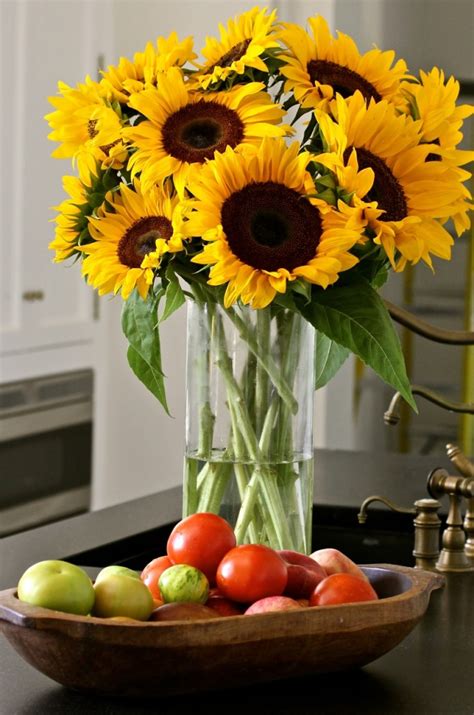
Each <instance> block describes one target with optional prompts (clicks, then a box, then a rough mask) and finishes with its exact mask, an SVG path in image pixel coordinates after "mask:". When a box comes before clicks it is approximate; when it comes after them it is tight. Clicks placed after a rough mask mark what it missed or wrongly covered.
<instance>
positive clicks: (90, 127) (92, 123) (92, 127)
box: [87, 119, 99, 139]
mask: <svg viewBox="0 0 474 715" xmlns="http://www.w3.org/2000/svg"><path fill="white" fill-rule="evenodd" d="M96 126H97V119H89V121H88V122H87V133H88V134H89V139H93V138H94V137H96V136H97V134H98V133H99V132H98V131H97V129H96Z"/></svg>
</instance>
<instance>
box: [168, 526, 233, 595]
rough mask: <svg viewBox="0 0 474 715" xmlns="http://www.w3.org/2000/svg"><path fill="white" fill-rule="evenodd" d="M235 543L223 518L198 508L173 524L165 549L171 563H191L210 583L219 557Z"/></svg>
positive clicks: (220, 558)
mask: <svg viewBox="0 0 474 715" xmlns="http://www.w3.org/2000/svg"><path fill="white" fill-rule="evenodd" d="M235 543H236V542H235V534H234V532H233V530H232V527H231V525H230V524H229V523H228V522H227V521H226V520H225V519H223V518H222V517H220V516H217V514H210V513H207V512H201V513H199V514H192V515H191V516H188V517H186V519H183V520H182V521H180V522H179V524H176V526H175V527H174V529H173V531H172V532H171V534H170V537H169V539H168V544H167V547H166V550H167V552H168V556H169V558H170V559H171V561H172V562H173V563H174V564H187V565H188V566H194V567H195V568H197V569H199V570H200V571H202V572H203V573H204V574H205V575H206V576H207V579H208V581H209V583H211V584H212V583H214V582H215V578H216V571H217V567H218V566H219V563H220V561H221V560H222V558H223V557H224V556H225V554H226V553H227V552H228V551H229V550H230V549H232V548H233V547H234V546H235Z"/></svg>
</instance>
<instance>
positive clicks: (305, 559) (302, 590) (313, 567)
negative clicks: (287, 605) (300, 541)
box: [278, 549, 327, 598]
mask: <svg viewBox="0 0 474 715" xmlns="http://www.w3.org/2000/svg"><path fill="white" fill-rule="evenodd" d="M278 553H279V554H280V556H281V557H282V559H283V560H284V561H286V563H287V564H288V582H287V584H286V588H285V591H284V594H285V595H286V596H291V598H308V597H309V596H310V595H311V594H312V593H313V591H314V589H315V588H316V586H317V585H318V583H320V582H321V581H322V580H323V579H324V578H326V576H327V573H326V571H325V570H324V569H323V568H322V567H321V566H320V565H319V564H318V563H316V561H314V559H312V558H311V557H310V556H306V555H305V554H300V553H298V551H290V550H288V549H285V550H282V551H278Z"/></svg>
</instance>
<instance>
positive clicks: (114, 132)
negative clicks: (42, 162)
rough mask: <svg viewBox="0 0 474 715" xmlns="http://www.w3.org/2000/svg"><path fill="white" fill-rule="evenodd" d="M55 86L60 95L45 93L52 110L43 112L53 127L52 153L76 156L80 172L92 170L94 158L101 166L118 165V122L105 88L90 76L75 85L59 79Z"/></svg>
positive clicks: (121, 153) (124, 153)
mask: <svg viewBox="0 0 474 715" xmlns="http://www.w3.org/2000/svg"><path fill="white" fill-rule="evenodd" d="M58 89H59V92H60V94H61V95H62V96H56V97H49V102H50V103H51V104H52V105H53V106H54V107H55V108H56V111H54V112H51V113H50V114H47V115H46V116H45V119H46V120H47V121H48V123H49V126H50V127H51V128H52V129H53V131H52V132H51V133H50V134H49V135H48V139H51V140H53V141H58V142H60V146H59V147H58V148H57V149H55V150H54V151H53V153H52V156H53V157H55V158H57V159H66V158H72V159H73V160H77V163H78V167H79V171H80V172H81V173H82V172H86V173H87V172H89V173H90V172H93V171H94V170H95V167H96V163H97V161H99V162H100V163H101V164H102V165H103V167H104V168H108V167H113V168H116V169H117V168H121V167H122V166H123V164H124V162H125V160H126V158H127V151H126V149H125V147H124V145H123V143H122V136H121V134H122V123H121V119H120V117H119V115H118V114H117V113H116V112H115V111H114V109H112V107H111V106H110V104H109V103H108V99H107V92H106V89H105V88H104V87H102V86H101V85H100V84H99V83H98V82H94V81H93V80H91V78H90V77H86V81H85V84H78V85H77V87H75V88H74V87H69V86H68V85H67V84H65V83H64V82H59V83H58Z"/></svg>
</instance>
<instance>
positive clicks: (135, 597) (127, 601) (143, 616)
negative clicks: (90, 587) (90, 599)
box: [93, 573, 155, 621]
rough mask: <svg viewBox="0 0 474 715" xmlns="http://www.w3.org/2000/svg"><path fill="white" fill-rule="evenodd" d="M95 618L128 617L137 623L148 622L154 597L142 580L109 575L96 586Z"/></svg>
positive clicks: (115, 574) (120, 575) (121, 575)
mask: <svg viewBox="0 0 474 715" xmlns="http://www.w3.org/2000/svg"><path fill="white" fill-rule="evenodd" d="M94 590H95V603H94V610H93V614H94V616H100V617H101V618H113V617H114V616H127V617H128V618H135V620H137V621H147V620H148V618H149V617H150V614H151V612H152V611H153V609H154V607H155V604H154V602H153V597H152V595H151V593H150V591H149V590H148V588H147V587H146V586H145V584H144V583H143V581H142V580H141V579H140V578H136V577H135V576H127V575H123V574H117V573H109V575H106V576H104V577H103V578H101V579H100V580H99V581H98V582H97V581H96V583H95V586H94Z"/></svg>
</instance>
